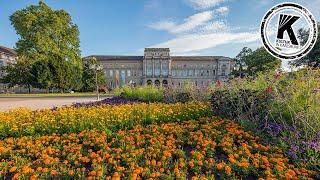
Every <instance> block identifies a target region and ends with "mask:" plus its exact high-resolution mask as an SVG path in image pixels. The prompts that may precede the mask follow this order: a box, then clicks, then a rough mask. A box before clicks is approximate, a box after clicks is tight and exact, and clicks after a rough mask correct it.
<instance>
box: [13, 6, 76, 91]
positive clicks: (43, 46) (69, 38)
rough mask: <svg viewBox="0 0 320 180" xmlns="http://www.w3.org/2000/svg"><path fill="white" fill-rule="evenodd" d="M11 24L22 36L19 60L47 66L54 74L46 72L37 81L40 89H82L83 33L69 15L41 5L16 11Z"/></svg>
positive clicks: (19, 43) (18, 44)
mask: <svg viewBox="0 0 320 180" xmlns="http://www.w3.org/2000/svg"><path fill="white" fill-rule="evenodd" d="M10 20H11V23H12V25H13V26H14V28H15V29H16V31H17V34H18V35H19V36H20V38H19V40H18V42H17V43H16V51H17V52H18V54H19V56H24V57H25V58H26V59H28V60H30V61H32V62H33V63H35V62H38V61H41V62H45V63H46V64H47V65H48V67H49V69H50V72H51V73H48V72H47V70H48V69H42V70H43V71H45V72H46V73H45V74H44V75H41V77H39V76H36V77H34V78H35V79H36V80H40V82H36V83H35V84H37V86H38V85H39V86H40V85H41V86H42V85H44V86H43V87H48V86H49V85H51V84H52V85H53V86H54V87H56V88H59V89H61V91H64V90H68V89H75V90H76V89H79V88H80V87H81V75H82V62H81V56H80V50H79V46H80V45H79V44H80V41H79V30H78V27H77V26H76V25H75V24H74V23H73V22H72V20H71V17H70V15H69V14H68V13H67V12H65V11H64V10H53V9H51V8H50V7H49V6H47V5H46V4H45V3H44V2H43V1H40V2H39V4H38V5H31V6H28V7H26V8H25V9H22V10H18V11H16V12H15V13H13V14H12V15H11V16H10ZM38 65H40V64H37V66H38ZM42 67H43V66H42ZM35 73H36V72H35ZM50 74H52V76H51V75H50Z"/></svg>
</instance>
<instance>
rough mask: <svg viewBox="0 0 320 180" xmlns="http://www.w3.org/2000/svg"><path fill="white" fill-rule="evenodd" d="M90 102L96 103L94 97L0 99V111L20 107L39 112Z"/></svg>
mask: <svg viewBox="0 0 320 180" xmlns="http://www.w3.org/2000/svg"><path fill="white" fill-rule="evenodd" d="M104 98H106V97H103V98H102V99H104ZM92 101H96V97H94V96H88V97H0V111H8V110H10V109H16V108H21V107H22V108H28V109H32V110H39V109H47V108H54V107H61V106H65V105H72V104H74V103H81V102H92Z"/></svg>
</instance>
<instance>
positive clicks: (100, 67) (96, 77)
mask: <svg viewBox="0 0 320 180" xmlns="http://www.w3.org/2000/svg"><path fill="white" fill-rule="evenodd" d="M89 68H90V69H92V70H93V71H94V74H95V80H96V93H97V100H98V101H99V100H100V94H99V85H98V71H101V70H102V69H103V67H102V66H101V65H100V64H91V65H90V67H89Z"/></svg>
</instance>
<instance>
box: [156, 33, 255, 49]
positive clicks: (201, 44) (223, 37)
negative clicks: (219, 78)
mask: <svg viewBox="0 0 320 180" xmlns="http://www.w3.org/2000/svg"><path fill="white" fill-rule="evenodd" d="M259 39H260V36H259V33H258V32H239V33H231V32H229V33H210V34H189V35H184V36H179V37H176V38H174V39H171V40H169V41H166V42H163V43H160V44H156V45H153V46H150V47H169V48H170V49H171V50H172V52H174V53H176V54H190V53H195V52H198V51H201V50H205V49H209V48H214V47H216V46H219V45H223V44H231V43H250V42H255V41H257V40H259Z"/></svg>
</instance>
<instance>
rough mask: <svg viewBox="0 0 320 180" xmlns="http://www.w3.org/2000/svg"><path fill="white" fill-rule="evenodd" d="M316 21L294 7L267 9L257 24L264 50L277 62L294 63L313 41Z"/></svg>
mask: <svg viewBox="0 0 320 180" xmlns="http://www.w3.org/2000/svg"><path fill="white" fill-rule="evenodd" d="M317 34H318V29H317V21H316V19H315V18H314V16H313V15H312V14H311V12H310V11H309V10H308V9H306V8H305V7H303V6H301V5H299V4H296V3H281V4H278V5H276V6H274V7H273V8H271V9H270V10H269V11H268V12H267V13H266V14H265V16H264V18H263V20H262V22H261V39H262V43H263V45H264V47H265V48H266V50H267V51H268V52H269V53H270V54H272V55H273V56H275V57H277V58H280V59H287V60H294V59H299V58H302V57H304V56H305V55H307V54H308V53H309V52H310V51H311V49H312V48H313V46H314V45H315V43H316V40H317Z"/></svg>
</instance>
